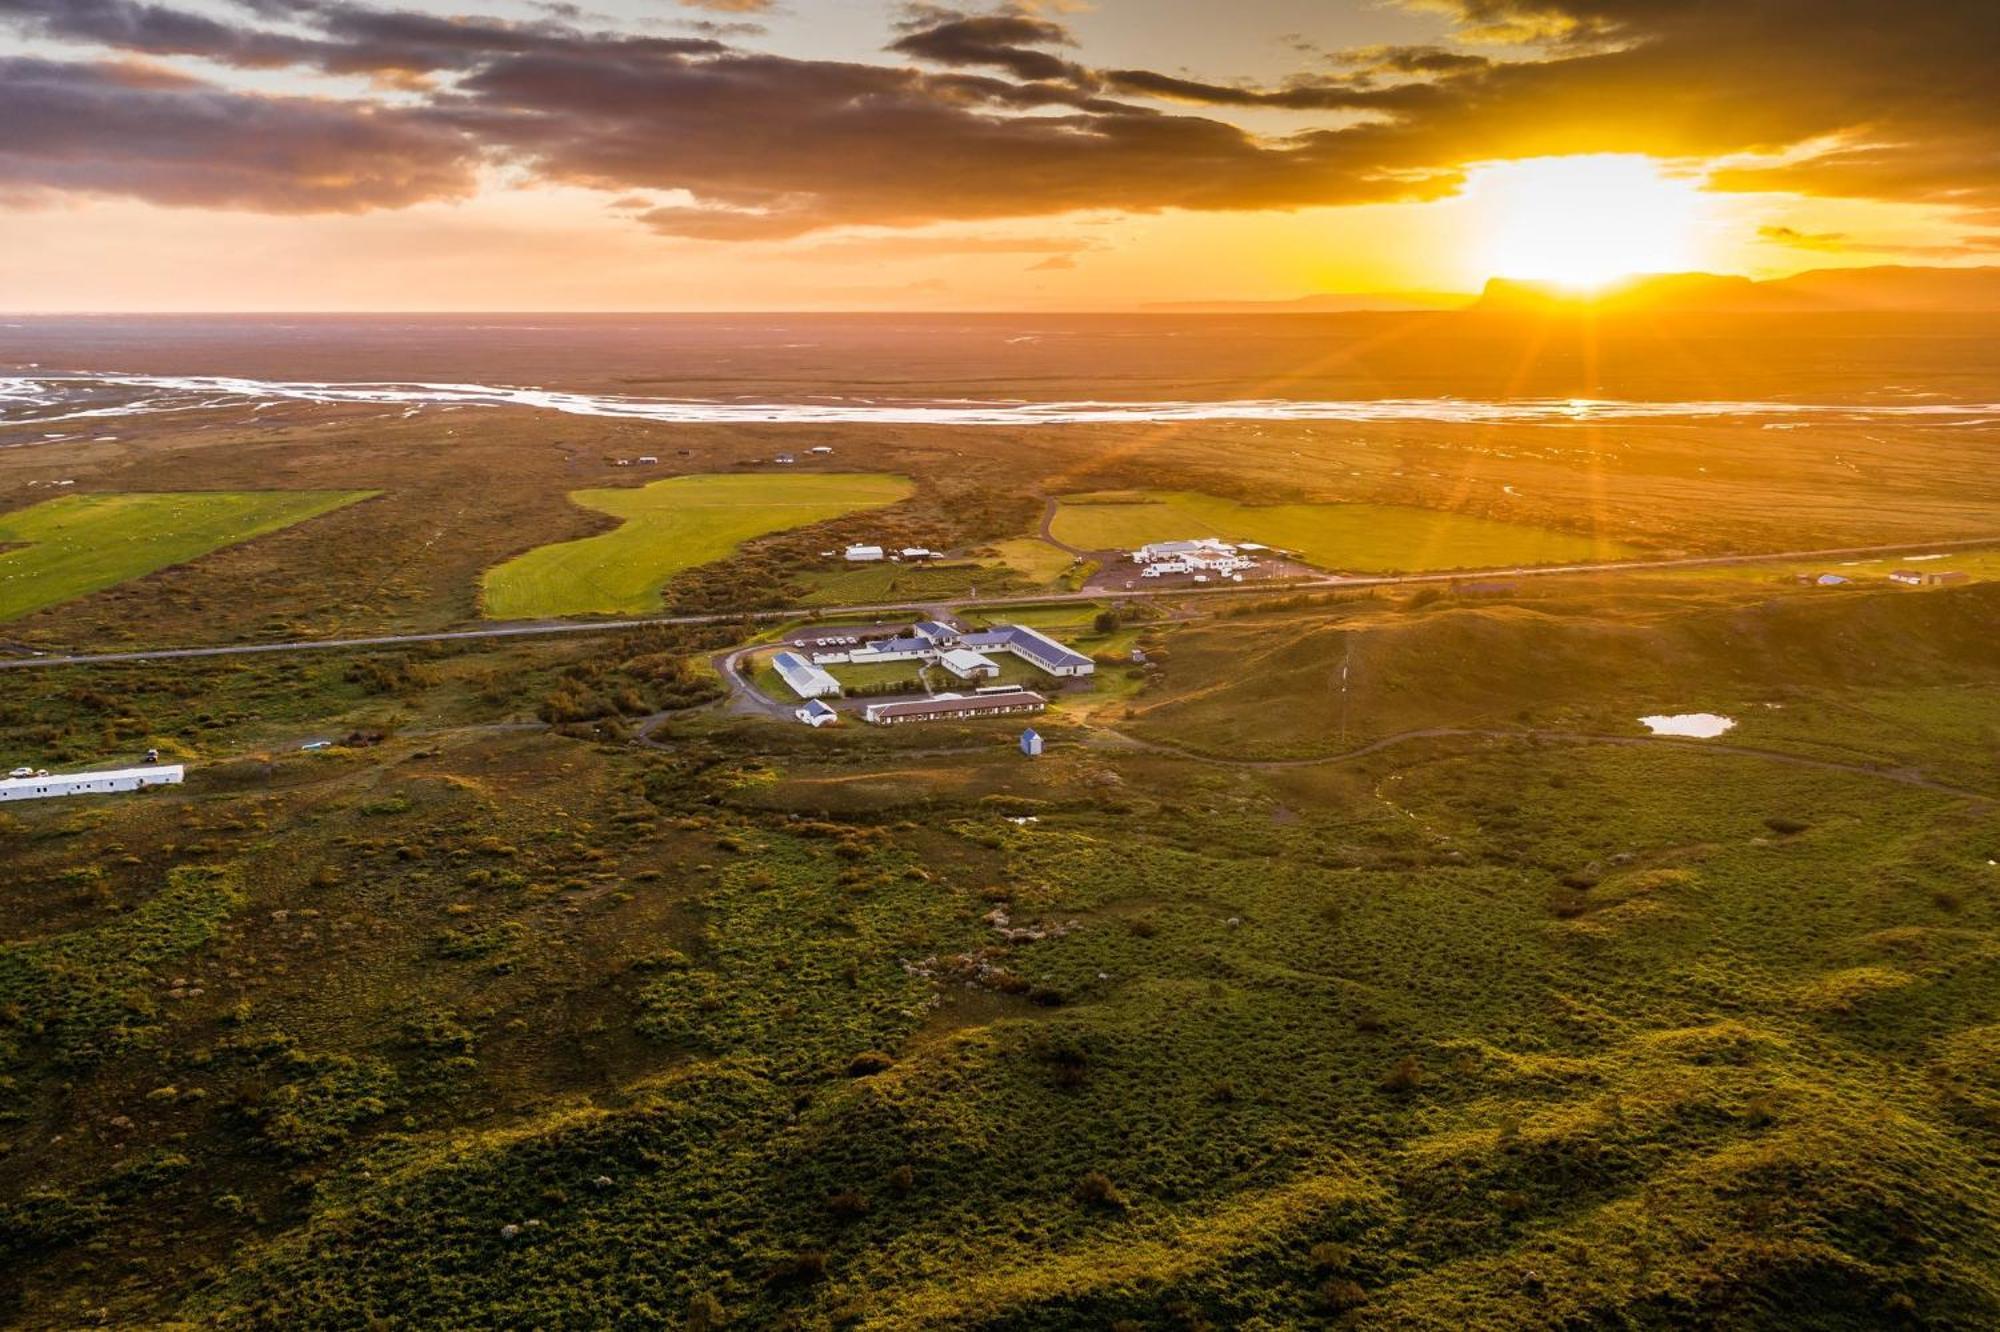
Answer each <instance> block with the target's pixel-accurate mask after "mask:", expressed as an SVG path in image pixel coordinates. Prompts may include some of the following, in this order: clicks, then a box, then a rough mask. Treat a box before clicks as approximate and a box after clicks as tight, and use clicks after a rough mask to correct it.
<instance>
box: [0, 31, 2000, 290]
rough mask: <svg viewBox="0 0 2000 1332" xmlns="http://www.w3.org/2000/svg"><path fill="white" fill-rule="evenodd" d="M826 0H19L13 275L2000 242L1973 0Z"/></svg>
mask: <svg viewBox="0 0 2000 1332" xmlns="http://www.w3.org/2000/svg"><path fill="white" fill-rule="evenodd" d="M805 9H806V7H805V6H803V5H794V6H791V7H789V8H777V7H772V6H766V5H760V4H758V3H757V2H756V0H711V2H710V3H706V4H689V5H675V4H672V3H666V2H665V0H626V2H625V3H606V4H602V5H599V6H596V7H595V9H594V12H593V15H592V16H590V17H580V18H576V19H571V20H560V19H554V18H551V17H549V11H548V9H547V8H546V7H533V6H529V5H527V4H525V3H523V0H484V2H483V3H482V0H462V3H457V4H450V3H443V2H442V0H429V2H427V0H404V3H402V4H400V5H396V4H385V5H383V6H380V7H376V6H371V5H356V4H340V5H334V4H331V3H320V0H283V3H282V4H274V3H272V2H271V0H265V3H264V4H262V5H251V4H248V3H247V2H245V0H178V3H170V2H169V0H159V2H158V3H151V4H139V3H136V0H92V3H91V4H88V5H73V4H70V3H68V2H67V0H0V123H4V124H7V125H9V126H10V127H11V134H10V138H9V141H8V142H5V143H0V308H5V309H10V310H15V311H58V310H176V309H200V310H227V309H242V310H306V309H332V310H338V309H371V310H424V309H688V310H726V309H875V308H916V309H936V308H956V309H982V308H983V309H1024V308H1025V309H1037V308H1039V309H1093V308H1106V309H1125V308H1133V307H1135V306H1141V305H1144V304H1147V303H1150V302H1161V301H1176V300H1189V299H1224V298H1234V299H1275V300H1282V299H1288V298H1291V297H1295V296H1300V295H1304V294H1307V293H1313V292H1385V291H1395V292H1447V293H1448V292H1470V291H1475V290H1477V289H1478V287H1479V286H1480V285H1481V283H1483V281H1484V280H1485V279H1486V278H1487V277H1488V276H1490V275H1493V274H1495V273H1502V274H1507V275H1512V276H1529V277H1549V278H1556V279H1572V278H1573V279H1576V280H1579V281H1582V280H1590V279H1595V278H1601V277H1604V276H1611V275H1615V274H1616V273H1619V272H1622V271H1633V270H1639V271H1648V270H1657V269H1669V268H1671V269H1681V268H1704V269H1708V270H1711V271H1723V272H1738V273H1745V274H1749V275H1752V276H1773V275H1781V274H1784V273H1788V272H1793V271H1798V270H1800V269H1804V268H1811V267H1825V266H1832V265H1852V264H1872V263H1952V264H1970V263H1979V262H1983V261H1984V260H1986V259H1987V258H1989V257H1990V256H1991V254H1992V253H1993V252H1994V247H1995V244H1996V241H1995V234H1996V233H1995V232H1994V231H1993V229H1992V228H1991V226H1990V225H1989V224H1991V223H1993V222H1995V221H2000V186H1996V182H1995V181H1994V180H1993V179H1992V178H1991V170H1990V166H1989V165H1988V164H1989V163H1990V162H1991V161H1992V160H1993V157H1994V154H1995V152H1996V151H2000V149H1996V145H1995V144H1994V142H1993V140H1994V138H1995V137H1996V131H1995V129H1994V125H1995V124H1996V123H2000V116H1994V115H1990V114H1988V113H1989V112H1991V111H1993V110H2000V108H1995V107H1993V106H1992V103H1993V102H1994V100H1995V94H1994V92H1993V90H1992V87H1991V85H1992V83H1993V82H1994V81H1993V80H1991V79H1990V78H1988V77H1986V71H1985V57H1984V56H1983V55H1981V54H1979V52H1980V51H1981V50H1986V51H1990V50H1991V49H1993V48H1992V46H1991V44H1988V45H1985V46H1983V47H1982V46H1980V43H1979V41H1978V40H1977V39H1978V38H1979V36H1980V33H1981V32H1982V31H1983V30H1986V29H1993V28H1994V27H1995V19H1994V17H1993V15H1994V11H1995V7H1994V6H1991V5H1987V4H1973V3H1970V0H1919V2H1918V3H1915V4H1912V5H1909V6H1906V7H1904V8H1902V9H1900V10H1899V17H1898V22H1897V24H1896V25H1895V30H1894V31H1893V32H1889V31H1885V30H1884V28H1883V26H1882V24H1881V22H1880V11H1881V6H1880V5H1868V4H1862V3H1859V2H1858V0H1856V2H1854V3H1839V2H1837V0H1742V2H1741V3H1738V4H1735V5H1732V6H1729V7H1727V9H1726V11H1725V10H1723V9H1718V8H1716V7H1714V6H1712V5H1706V4H1703V3H1700V2H1699V0H1412V2H1411V3H1407V4H1402V5H1380V4H1373V3H1360V2H1359V0H1357V2H1356V3H1352V4H1346V3H1326V2H1324V0H1310V2H1308V0H1244V2H1243V3H1239V4H1237V5H1234V6H1232V7H1231V9H1230V14H1229V16H1228V19H1227V21H1226V22H1225V21H1224V20H1223V18H1222V17H1220V16H1219V15H1218V14H1217V11H1216V9H1215V7H1214V6H1212V5H1207V4H1196V3H1191V2H1189V3H1184V2H1183V0H1101V3H1098V4H1095V5H1082V4H1076V3H1071V4H1054V3H1045V4H1040V5H1031V6H1030V5H1022V6H1014V7H1001V8H981V9H977V10H973V11H948V10H941V9H937V8H932V7H911V6H897V5H892V4H886V3H880V2H879V0H821V2H820V3H818V4H816V5H815V6H813V7H812V8H811V10H810V11H808V12H794V11H804V10H805ZM279 11H282V14H281V16H280V17H273V13H274V12H279ZM662 11H667V17H666V18H664V19H663V18H662V17H661V14H662ZM1871 14H1872V18H1871ZM1807 20H1811V21H1812V26H1810V27H1807V26H1804V25H1805V23H1806V21H1807ZM1988 35H1995V36H2000V33H1989V34H1988ZM1550 158H1555V159H1558V160H1557V161H1555V162H1553V163H1551V162H1549V161H1548V160H1547V159H1550Z"/></svg>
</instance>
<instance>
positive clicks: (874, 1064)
mask: <svg viewBox="0 0 2000 1332" xmlns="http://www.w3.org/2000/svg"><path fill="white" fill-rule="evenodd" d="M895 1066H896V1057H895V1056H894V1055H888V1054H883V1053H882V1052H881V1051H880V1050H863V1051H862V1052H861V1053H860V1054H858V1055H856V1056H854V1058H852V1059H850V1060H848V1061H847V1076H848V1077H850V1078H871V1077H874V1076H875V1075H876V1074H877V1073H887V1072H888V1071H889V1070H890V1069H892V1068H894V1067H895Z"/></svg>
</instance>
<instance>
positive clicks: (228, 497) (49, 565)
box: [0, 490, 373, 622]
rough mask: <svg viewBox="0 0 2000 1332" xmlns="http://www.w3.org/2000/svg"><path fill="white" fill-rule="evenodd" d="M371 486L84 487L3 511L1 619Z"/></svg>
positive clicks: (273, 527) (293, 519) (303, 516)
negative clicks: (149, 490)
mask: <svg viewBox="0 0 2000 1332" xmlns="http://www.w3.org/2000/svg"><path fill="white" fill-rule="evenodd" d="M372 493H373V492H371V491H366V490H344V491H343V490H304V491H277V490H262V491H192V492H186V491H184V492H172V493H166V494H130V493H125V494H79V495H64V496H62V497H61V498H58V499H52V500H45V501H43V502H42V503H40V504H37V505H33V506H31V507H29V508H26V509H22V510H18V511H15V512H11V513H0V622H5V621H8V620H14V619H19V618H20V617H21V616H24V615H28V614H30V613H32V612H34V611H38V610H42V609H44V608H46V607H49V606H57V605H61V604H62V603H63V602H66V601H73V600H75V599H76V598H78V597H83V596H88V595H89V594H91V593H93V592H101V591H104V590H105V589H107V588H112V587H116V586H118V585H119V584H120V583H124V582H126V581H128V580H130V579H133V578H138V577H142V576H144V575H146V574H150V573H154V572H156V571H158V570H160V569H164V568H167V567H168V566H170V565H175V564H182V563H185V562H187V561H189V560H193V559H198V558H200V557H201V556H203V555H206V554H208V553H209V552H211V551H214V550H219V549H221V548H222V547H224V546H230V545H234V544H236V543H237V542H241V541H249V540H252V539H254V538H256V537H260V536H263V535H265V534H266V533H270V532H276V531H279V530H280V529H282V528H286V527H290V526H291V525H293V524H294V523H302V522H305V521H306V520H307V519H309V518H317V517H319V516H320V515H321V514H324V513H328V512H330V511H332V510H334V509H338V508H342V507H344V506H346V505H349V504H353V503H356V502H357V501H359V500H363V499H367V498H368V497H369V496H370V494H372ZM10 547H12V548H11V549H10Z"/></svg>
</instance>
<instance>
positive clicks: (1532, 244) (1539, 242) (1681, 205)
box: [1467, 154, 1702, 289]
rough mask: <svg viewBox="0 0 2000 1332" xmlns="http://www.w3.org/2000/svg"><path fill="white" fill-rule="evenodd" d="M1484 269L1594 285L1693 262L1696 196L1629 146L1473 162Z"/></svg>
mask: <svg viewBox="0 0 2000 1332" xmlns="http://www.w3.org/2000/svg"><path fill="white" fill-rule="evenodd" d="M1467 197H1468V198H1469V199H1471V200H1472V201H1473V203H1474V205H1475V216H1476V217H1477V219H1478V223H1477V225H1478V226H1479V229H1480V236H1481V240H1480V248H1481V252H1482V255H1483V258H1484V260H1485V265H1484V266H1485V270H1486V273H1487V275H1489V276H1493V277H1508V278H1526V279H1531V280H1535V281H1541V282H1556V283H1560V284H1562V285H1563V286H1566V287H1576V288H1583V289H1587V288H1592V287H1600V286H1603V285H1604V284H1606V283H1608V282H1613V281H1616V280H1617V279H1619V278H1622V277H1628V276H1630V275H1632V274H1634V273H1661V272H1673V271H1677V270H1685V269H1688V268H1692V267H1695V266H1697V265H1698V263H1699V255H1698V253H1697V250H1698V248H1699V247H1698V244H1697V242H1698V239H1699V223H1700V220H1701V207H1702V196H1701V192H1700V190H1699V189H1698V188H1697V187H1696V186H1695V184H1694V183H1693V182H1691V181H1686V180H1677V179H1675V178H1673V177H1670V176H1667V175H1665V174H1663V173H1662V172H1661V171H1660V167H1659V164H1658V163H1657V162H1655V161H1654V160H1653V159H1652V158H1649V157H1642V156H1637V155H1631V154H1600V155H1596V156H1584V157H1536V158H1528V159H1525V160H1522V161H1517V162H1496V163H1493V164H1491V165H1488V166H1484V167H1480V168H1478V169H1477V170H1475V171H1474V172H1473V175H1472V179H1471V182H1470V184H1469V186H1468V188H1467Z"/></svg>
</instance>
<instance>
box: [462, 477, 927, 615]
mask: <svg viewBox="0 0 2000 1332" xmlns="http://www.w3.org/2000/svg"><path fill="white" fill-rule="evenodd" d="M914 493H915V487H914V486H912V485H911V484H910V482H909V480H908V479H907V478H904V477H900V476H886V475H879V474H872V473H871V474H834V475H824V476H673V477H668V478H667V479H666V480H664V481H655V482H654V483H653V484H651V485H649V486H644V487H640V488H638V489H619V490H579V491H576V492H574V493H573V494H572V495H571V496H570V498H571V499H573V500H575V501H576V502H577V503H578V504H580V505H582V506H583V507H585V508H587V509H596V510H598V511H599V512H601V513H608V514H610V515H612V516H613V517H614V518H622V519H624V520H625V521H624V523H623V524H622V525H621V526H619V527H618V528H616V529H614V530H613V531H610V532H606V533H604V534H603V535H601V536H594V537H585V538H584V539H583V540H581V541H564V542H559V543H557V544H555V545H552V546H541V547H538V548H536V549H534V550H531V551H529V552H528V553H527V554H525V555H521V556H518V557H516V558H514V559H511V560H508V561H507V562H506V563H505V564H502V565H499V566H498V567H496V568H493V569H490V570H488V571H487V574H486V577H485V580H484V598H483V606H484V610H485V613H486V614H487V615H488V616H490V617H492V618H494V619H499V620H528V619H538V618H542V617H545V616H556V615H590V614H600V613H601V614H607V615H610V614H619V613H623V612H639V611H650V610H657V609H659V606H660V591H661V589H662V588H664V587H665V586H666V585H667V580H668V579H670V578H672V577H673V576H674V575H675V574H677V573H679V572H680V571H681V570H683V569H692V568H694V567H696V566H697V565H702V564H709V563H712V562H714V561H716V560H720V559H724V558H726V557H727V556H728V555H730V554H731V553H732V552H733V551H735V550H736V548H737V547H738V546H740V545H742V544H743V543H744V542H746V541H749V540H751V539H752V538H754V537H760V536H767V535H769V534H770V533H772V532H783V531H786V530H788V529H790V528H794V527H805V526H808V525H810V524H813V523H822V522H826V521H827V520H829V519H832V518H838V517H841V516H842V515H843V514H850V513H858V512H860V511H861V510H863V509H879V508H882V507H884V506H885V505H890V504H896V503H899V502H901V501H903V500H906V499H908V498H909V497H910V496H911V495H912V494H914Z"/></svg>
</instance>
